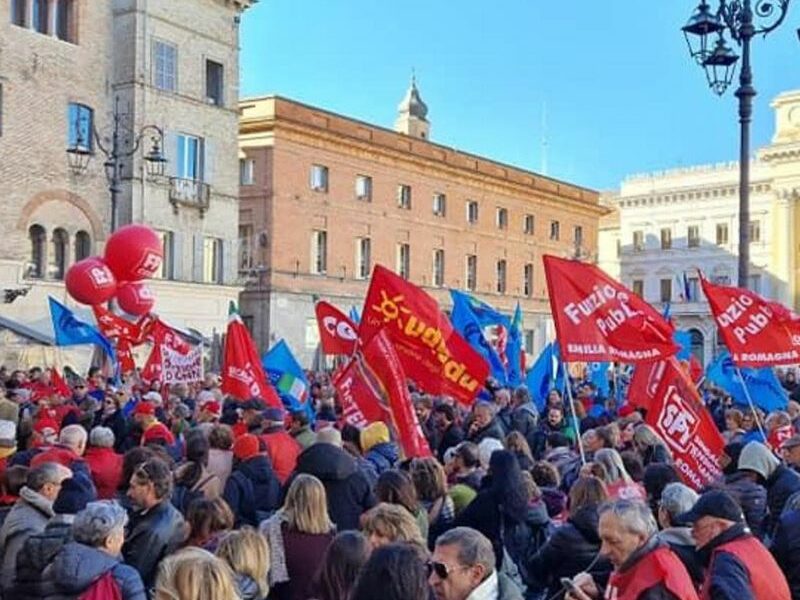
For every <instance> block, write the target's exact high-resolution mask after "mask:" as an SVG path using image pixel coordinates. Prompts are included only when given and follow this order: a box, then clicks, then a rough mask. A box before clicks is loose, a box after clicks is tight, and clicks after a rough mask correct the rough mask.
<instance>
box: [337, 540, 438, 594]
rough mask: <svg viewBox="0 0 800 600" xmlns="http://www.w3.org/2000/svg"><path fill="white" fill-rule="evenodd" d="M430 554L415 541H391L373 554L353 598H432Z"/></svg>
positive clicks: (360, 577) (360, 576)
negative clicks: (428, 562)
mask: <svg viewBox="0 0 800 600" xmlns="http://www.w3.org/2000/svg"><path fill="white" fill-rule="evenodd" d="M427 578H428V570H427V557H426V556H425V554H424V552H423V551H422V550H421V549H420V548H418V547H417V546H416V545H415V544H389V545H387V546H382V547H381V548H378V549H377V550H375V551H374V552H372V554H371V555H370V557H369V559H368V560H367V562H366V563H365V564H364V568H363V569H362V570H361V573H360V574H359V576H358V579H356V582H355V585H354V587H353V592H352V594H351V595H350V600H420V599H424V598H428V581H427Z"/></svg>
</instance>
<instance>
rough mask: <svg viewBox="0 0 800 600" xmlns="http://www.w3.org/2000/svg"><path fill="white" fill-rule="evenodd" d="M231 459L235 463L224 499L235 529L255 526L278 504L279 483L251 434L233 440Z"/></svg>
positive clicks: (226, 485)
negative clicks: (232, 517) (234, 520)
mask: <svg viewBox="0 0 800 600" xmlns="http://www.w3.org/2000/svg"><path fill="white" fill-rule="evenodd" d="M233 456H234V459H235V464H234V468H233V472H232V473H231V475H230V477H228V482H227V483H226V484H225V491H224V493H223V498H224V499H225V501H226V502H227V503H228V506H230V507H231V510H232V511H233V515H234V517H235V519H236V526H237V527H239V526H241V525H251V526H253V527H257V526H258V524H259V523H260V522H261V521H263V520H264V519H266V518H268V517H269V516H270V515H272V513H273V512H275V510H276V509H277V508H278V506H279V505H280V496H281V486H280V482H279V481H278V478H277V477H276V476H275V472H274V471H273V470H272V466H271V465H270V462H269V459H268V458H267V457H266V455H265V454H263V453H262V451H261V447H260V442H259V439H258V437H257V436H255V435H254V434H252V433H246V434H244V435H242V436H240V437H238V438H237V439H236V441H235V442H234V444H233Z"/></svg>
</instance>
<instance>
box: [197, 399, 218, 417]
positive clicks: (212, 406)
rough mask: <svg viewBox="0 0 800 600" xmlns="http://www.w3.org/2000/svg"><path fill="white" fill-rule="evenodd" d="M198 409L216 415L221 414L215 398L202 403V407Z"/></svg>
mask: <svg viewBox="0 0 800 600" xmlns="http://www.w3.org/2000/svg"><path fill="white" fill-rule="evenodd" d="M200 410H203V411H205V412H210V413H213V414H215V415H217V416H219V415H221V414H222V406H220V404H219V402H217V401H216V400H211V401H210V402H206V403H205V404H203V407H202V408H201V409H200Z"/></svg>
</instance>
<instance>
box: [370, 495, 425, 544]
mask: <svg viewBox="0 0 800 600" xmlns="http://www.w3.org/2000/svg"><path fill="white" fill-rule="evenodd" d="M361 531H362V532H363V533H364V535H365V536H366V537H367V540H369V545H370V547H371V548H372V549H373V550H374V549H376V548H380V547H381V546H385V545H386V544H392V543H395V542H406V543H411V544H417V545H419V547H420V548H427V545H428V544H427V540H426V539H425V538H424V537H423V536H422V534H421V533H420V530H419V526H418V525H417V522H416V521H415V520H414V518H413V517H412V516H411V514H409V512H408V511H407V510H406V509H405V508H403V507H402V506H400V505H398V504H389V503H388V502H381V503H380V504H378V505H377V506H374V507H373V508H371V509H370V510H368V511H367V512H366V513H364V515H363V516H362V517H361Z"/></svg>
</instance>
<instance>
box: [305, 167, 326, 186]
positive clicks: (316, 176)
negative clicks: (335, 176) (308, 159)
mask: <svg viewBox="0 0 800 600" xmlns="http://www.w3.org/2000/svg"><path fill="white" fill-rule="evenodd" d="M308 183H309V185H310V186H311V189H312V190H314V191H315V192H327V191H328V167H326V166H324V165H311V174H310V179H309V182H308Z"/></svg>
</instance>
